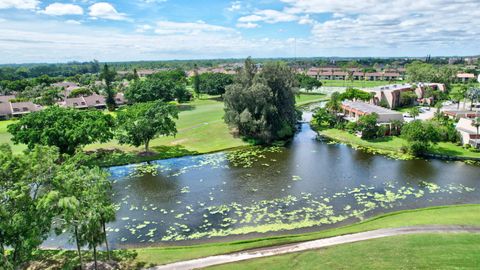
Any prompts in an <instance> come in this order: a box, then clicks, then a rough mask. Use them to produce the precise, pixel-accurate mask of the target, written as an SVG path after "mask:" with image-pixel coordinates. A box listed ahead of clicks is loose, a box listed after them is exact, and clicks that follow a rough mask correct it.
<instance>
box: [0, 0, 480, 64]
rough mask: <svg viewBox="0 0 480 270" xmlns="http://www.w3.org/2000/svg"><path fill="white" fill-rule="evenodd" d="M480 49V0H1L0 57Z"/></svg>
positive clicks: (51, 59) (281, 54)
mask: <svg viewBox="0 0 480 270" xmlns="http://www.w3.org/2000/svg"><path fill="white" fill-rule="evenodd" d="M477 54H480V0H388V1H386V0H361V1H352V0H348V1H346V0H275V1H274V0H257V1H253V0H251V1H250V0H239V1H220V0H188V1H187V0H130V1H121V0H100V1H95V0H56V1H55V0H54V1H50V0H0V63H35V62H68V61H90V60H92V59H97V60H99V61H139V60H170V59H211V58H244V57H247V56H252V57H262V58H266V57H295V56H296V57H332V56H340V57H370V56H371V57H396V56H426V55H432V56H449V55H477Z"/></svg>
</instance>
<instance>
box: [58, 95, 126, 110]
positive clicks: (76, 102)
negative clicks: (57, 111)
mask: <svg viewBox="0 0 480 270" xmlns="http://www.w3.org/2000/svg"><path fill="white" fill-rule="evenodd" d="M115 102H116V104H117V106H121V105H125V104H127V102H126V100H125V96H124V94H123V93H117V94H116V95H115ZM58 104H59V105H60V106H62V107H68V108H75V109H93V108H94V109H105V108H106V107H107V103H106V99H105V97H104V96H102V95H99V94H96V93H94V94H92V95H89V96H80V97H75V98H65V100H63V101H61V102H59V103H58Z"/></svg>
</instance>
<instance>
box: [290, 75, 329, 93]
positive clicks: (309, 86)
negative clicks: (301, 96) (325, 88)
mask: <svg viewBox="0 0 480 270" xmlns="http://www.w3.org/2000/svg"><path fill="white" fill-rule="evenodd" d="M295 78H296V79H297V81H298V85H299V87H300V88H301V89H305V90H306V91H307V92H308V91H311V90H313V89H314V88H319V87H321V86H322V82H321V81H319V80H317V79H315V78H312V77H310V76H307V75H305V74H302V73H298V74H295Z"/></svg>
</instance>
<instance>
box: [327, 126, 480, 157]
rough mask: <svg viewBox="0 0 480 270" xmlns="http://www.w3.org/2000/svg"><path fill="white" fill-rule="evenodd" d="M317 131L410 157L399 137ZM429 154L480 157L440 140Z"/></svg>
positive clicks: (341, 131)
mask: <svg viewBox="0 0 480 270" xmlns="http://www.w3.org/2000/svg"><path fill="white" fill-rule="evenodd" d="M319 133H320V134H321V135H323V136H325V137H327V138H329V139H332V140H334V141H337V142H341V143H346V144H348V145H351V146H353V147H358V148H363V149H365V150H367V151H371V152H374V153H378V154H384V155H389V156H392V157H397V158H400V159H408V158H412V157H411V156H409V155H406V154H403V153H402V151H401V148H402V146H404V145H407V141H406V140H404V139H402V138H400V137H384V138H379V139H375V140H369V141H367V140H363V139H361V138H359V137H357V136H356V135H355V134H351V133H349V132H347V131H343V130H339V129H325V130H321V131H319ZM430 153H431V154H435V155H444V156H451V157H460V158H466V159H468V158H480V153H475V152H472V151H470V150H468V149H465V148H463V147H461V146H458V145H456V144H454V143H448V142H440V143H438V144H436V145H434V146H433V147H432V148H431V149H430Z"/></svg>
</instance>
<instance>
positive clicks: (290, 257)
mask: <svg viewBox="0 0 480 270" xmlns="http://www.w3.org/2000/svg"><path fill="white" fill-rule="evenodd" d="M479 254H480V234H422V235H402V236H394V237H388V238H381V239H375V240H369V241H364V242H358V243H352V244H343V245H339V246H334V247H330V248H325V249H318V250H312V251H305V252H299V253H292V254H287V255H281V256H274V257H266V258H261V259H255V260H249V261H244V262H238V263H232V264H225V265H220V266H216V267H210V268H207V269H218V270H220V269H249V270H250V269H278V270H281V269H285V270H288V269H478V267H479V266H480V256H479Z"/></svg>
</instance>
